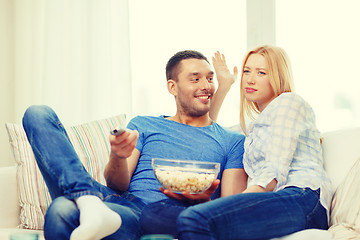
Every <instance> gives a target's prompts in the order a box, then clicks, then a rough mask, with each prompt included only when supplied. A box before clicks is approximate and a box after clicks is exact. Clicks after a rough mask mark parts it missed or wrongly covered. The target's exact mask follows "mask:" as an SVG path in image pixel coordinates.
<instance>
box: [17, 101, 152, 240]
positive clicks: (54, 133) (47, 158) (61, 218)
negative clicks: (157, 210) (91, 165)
mask: <svg viewBox="0 0 360 240" xmlns="http://www.w3.org/2000/svg"><path fill="white" fill-rule="evenodd" d="M23 126H24V129H25V132H26V134H27V137H28V140H29V142H30V145H31V147H32V149H33V152H34V155H35V158H36V161H37V164H38V166H39V169H40V171H41V173H42V175H43V177H44V180H45V182H46V185H47V187H48V189H49V192H50V195H51V198H52V199H53V202H52V203H51V205H50V207H49V209H48V210H47V213H46V216H45V225H44V234H45V238H46V239H47V240H48V239H50V240H51V239H56V240H60V239H69V237H70V234H71V232H72V231H73V230H74V229H75V228H76V227H77V226H78V225H79V210H78V208H77V206H76V204H75V202H74V201H73V200H74V199H75V198H78V197H80V196H84V195H95V196H98V197H99V198H100V199H102V200H103V201H104V203H105V204H106V205H107V206H108V207H109V208H110V209H112V210H113V211H115V212H117V213H118V214H119V215H120V216H121V218H122V225H121V227H120V228H119V229H118V230H117V231H116V232H115V233H114V234H112V235H110V236H108V237H106V238H105V239H138V238H140V236H141V229H140V227H139V216H140V213H141V211H142V209H143V207H144V206H145V204H144V203H143V202H142V201H141V200H140V199H139V198H136V197H135V196H133V195H131V194H130V193H128V192H116V191H114V190H112V189H110V188H108V187H106V186H103V185H101V184H100V183H98V182H97V181H95V180H94V179H92V177H91V176H90V175H89V174H88V172H87V171H86V169H85V168H84V166H83V165H82V163H81V162H80V160H79V158H78V156H77V154H76V152H75V150H74V148H73V146H72V144H71V142H70V140H69V137H68V135H67V133H66V131H65V129H64V127H63V125H62V124H61V122H60V120H59V119H58V117H57V115H56V114H55V112H54V111H53V110H52V109H51V108H49V107H47V106H31V107H30V108H28V109H27V110H26V112H25V114H24V117H23Z"/></svg>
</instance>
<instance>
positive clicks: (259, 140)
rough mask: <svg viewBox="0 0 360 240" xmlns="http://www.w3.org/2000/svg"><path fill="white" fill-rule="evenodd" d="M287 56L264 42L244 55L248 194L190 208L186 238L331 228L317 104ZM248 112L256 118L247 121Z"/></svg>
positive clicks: (184, 220)
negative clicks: (302, 92)
mask: <svg viewBox="0 0 360 240" xmlns="http://www.w3.org/2000/svg"><path fill="white" fill-rule="evenodd" d="M292 91H293V87H292V76H291V69H290V64H289V60H288V58H287V56H286V53H285V52H284V51H283V50H282V49H281V48H278V47H274V46H261V47H258V48H256V49H254V50H253V51H250V52H249V53H248V54H247V55H246V56H245V59H244V62H243V66H242V76H241V90H240V94H241V107H240V125H241V127H242V129H243V131H244V133H245V135H246V139H245V146H244V148H245V153H244V157H243V162H244V169H245V171H246V173H247V174H248V177H249V180H248V186H247V188H246V189H245V191H243V193H240V194H236V195H233V196H229V197H224V198H220V199H216V200H214V201H209V202H206V203H204V204H199V205H195V206H192V207H189V208H188V209H186V210H185V211H183V212H182V213H181V214H180V216H179V218H178V231H179V234H180V237H179V238H180V239H186V240H191V239H196V240H202V239H270V238H274V237H281V236H284V235H288V234H291V233H293V232H296V231H300V230H303V229H308V228H318V229H327V228H328V221H327V219H328V209H329V205H330V201H331V194H332V193H331V186H330V181H329V179H328V178H327V176H326V174H325V171H324V168H323V160H322V151H321V145H320V133H319V131H318V130H317V128H316V126H315V116H314V112H313V110H312V109H311V107H310V106H309V105H308V104H307V103H306V102H305V101H304V100H303V99H302V98H301V97H300V96H298V95H297V94H295V93H293V92H292ZM246 115H247V116H248V117H250V119H255V117H254V116H255V115H258V116H257V118H256V121H255V122H254V123H253V124H252V125H251V126H249V127H246V125H245V119H246Z"/></svg>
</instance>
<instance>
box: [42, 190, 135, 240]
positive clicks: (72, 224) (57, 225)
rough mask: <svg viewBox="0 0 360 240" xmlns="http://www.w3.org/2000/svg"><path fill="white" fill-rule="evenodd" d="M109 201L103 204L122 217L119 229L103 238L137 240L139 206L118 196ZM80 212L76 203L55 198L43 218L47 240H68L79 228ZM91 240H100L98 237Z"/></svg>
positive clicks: (108, 239) (107, 239)
mask: <svg viewBox="0 0 360 240" xmlns="http://www.w3.org/2000/svg"><path fill="white" fill-rule="evenodd" d="M107 200H109V201H114V202H104V203H105V204H106V206H107V207H109V209H111V210H112V211H114V212H116V213H118V214H119V215H121V216H122V219H123V223H122V224H121V227H120V228H119V229H118V230H117V231H116V232H115V233H113V234H111V235H109V236H107V237H105V238H103V239H106V240H115V239H139V238H140V236H141V230H140V225H139V215H140V212H141V206H142V205H141V204H139V206H137V205H136V203H132V202H130V201H128V200H127V199H124V198H122V197H120V196H115V195H114V196H111V197H110V198H109V199H107ZM79 219H80V211H79V209H78V207H77V205H76V203H75V202H74V201H72V200H69V199H67V198H65V197H58V198H56V199H55V200H54V201H53V202H52V203H51V205H50V207H49V209H48V210H47V212H46V216H45V225H44V233H45V238H46V239H47V240H68V239H71V238H70V235H71V233H72V232H73V231H74V230H75V229H76V228H77V227H78V226H79V224H80V222H79ZM93 239H100V238H99V237H96V236H95V238H93Z"/></svg>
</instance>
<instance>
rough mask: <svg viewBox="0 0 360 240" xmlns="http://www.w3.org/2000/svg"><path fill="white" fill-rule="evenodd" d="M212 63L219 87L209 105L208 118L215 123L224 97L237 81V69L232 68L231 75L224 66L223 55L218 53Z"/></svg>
mask: <svg viewBox="0 0 360 240" xmlns="http://www.w3.org/2000/svg"><path fill="white" fill-rule="evenodd" d="M212 61H213V66H214V70H215V73H216V78H217V80H218V83H219V85H218V89H217V90H216V92H215V95H214V98H213V102H212V104H211V109H210V118H211V119H212V120H214V121H216V120H217V118H218V115H219V111H220V108H221V105H222V104H223V102H224V99H225V96H226V94H227V93H228V92H229V90H230V88H231V85H232V84H233V83H234V82H235V80H236V79H237V75H238V69H237V67H234V73H233V74H232V73H231V72H230V71H229V68H228V67H227V65H226V60H225V56H224V54H220V52H216V53H215V54H214V56H213V57H212Z"/></svg>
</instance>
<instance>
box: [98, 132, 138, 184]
mask: <svg viewBox="0 0 360 240" xmlns="http://www.w3.org/2000/svg"><path fill="white" fill-rule="evenodd" d="M138 137H139V133H138V132H137V131H132V130H126V131H125V132H124V133H122V134H121V135H119V136H113V135H110V137H109V140H110V144H111V152H110V159H109V162H108V163H107V165H106V167H105V170H104V177H105V180H106V184H107V186H108V187H110V188H112V189H114V190H117V191H126V190H128V188H129V184H130V179H131V176H132V174H133V173H134V171H135V168H136V165H137V163H138V160H139V156H140V152H139V151H138V150H137V149H136V148H135V146H136V143H137V139H138Z"/></svg>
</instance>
